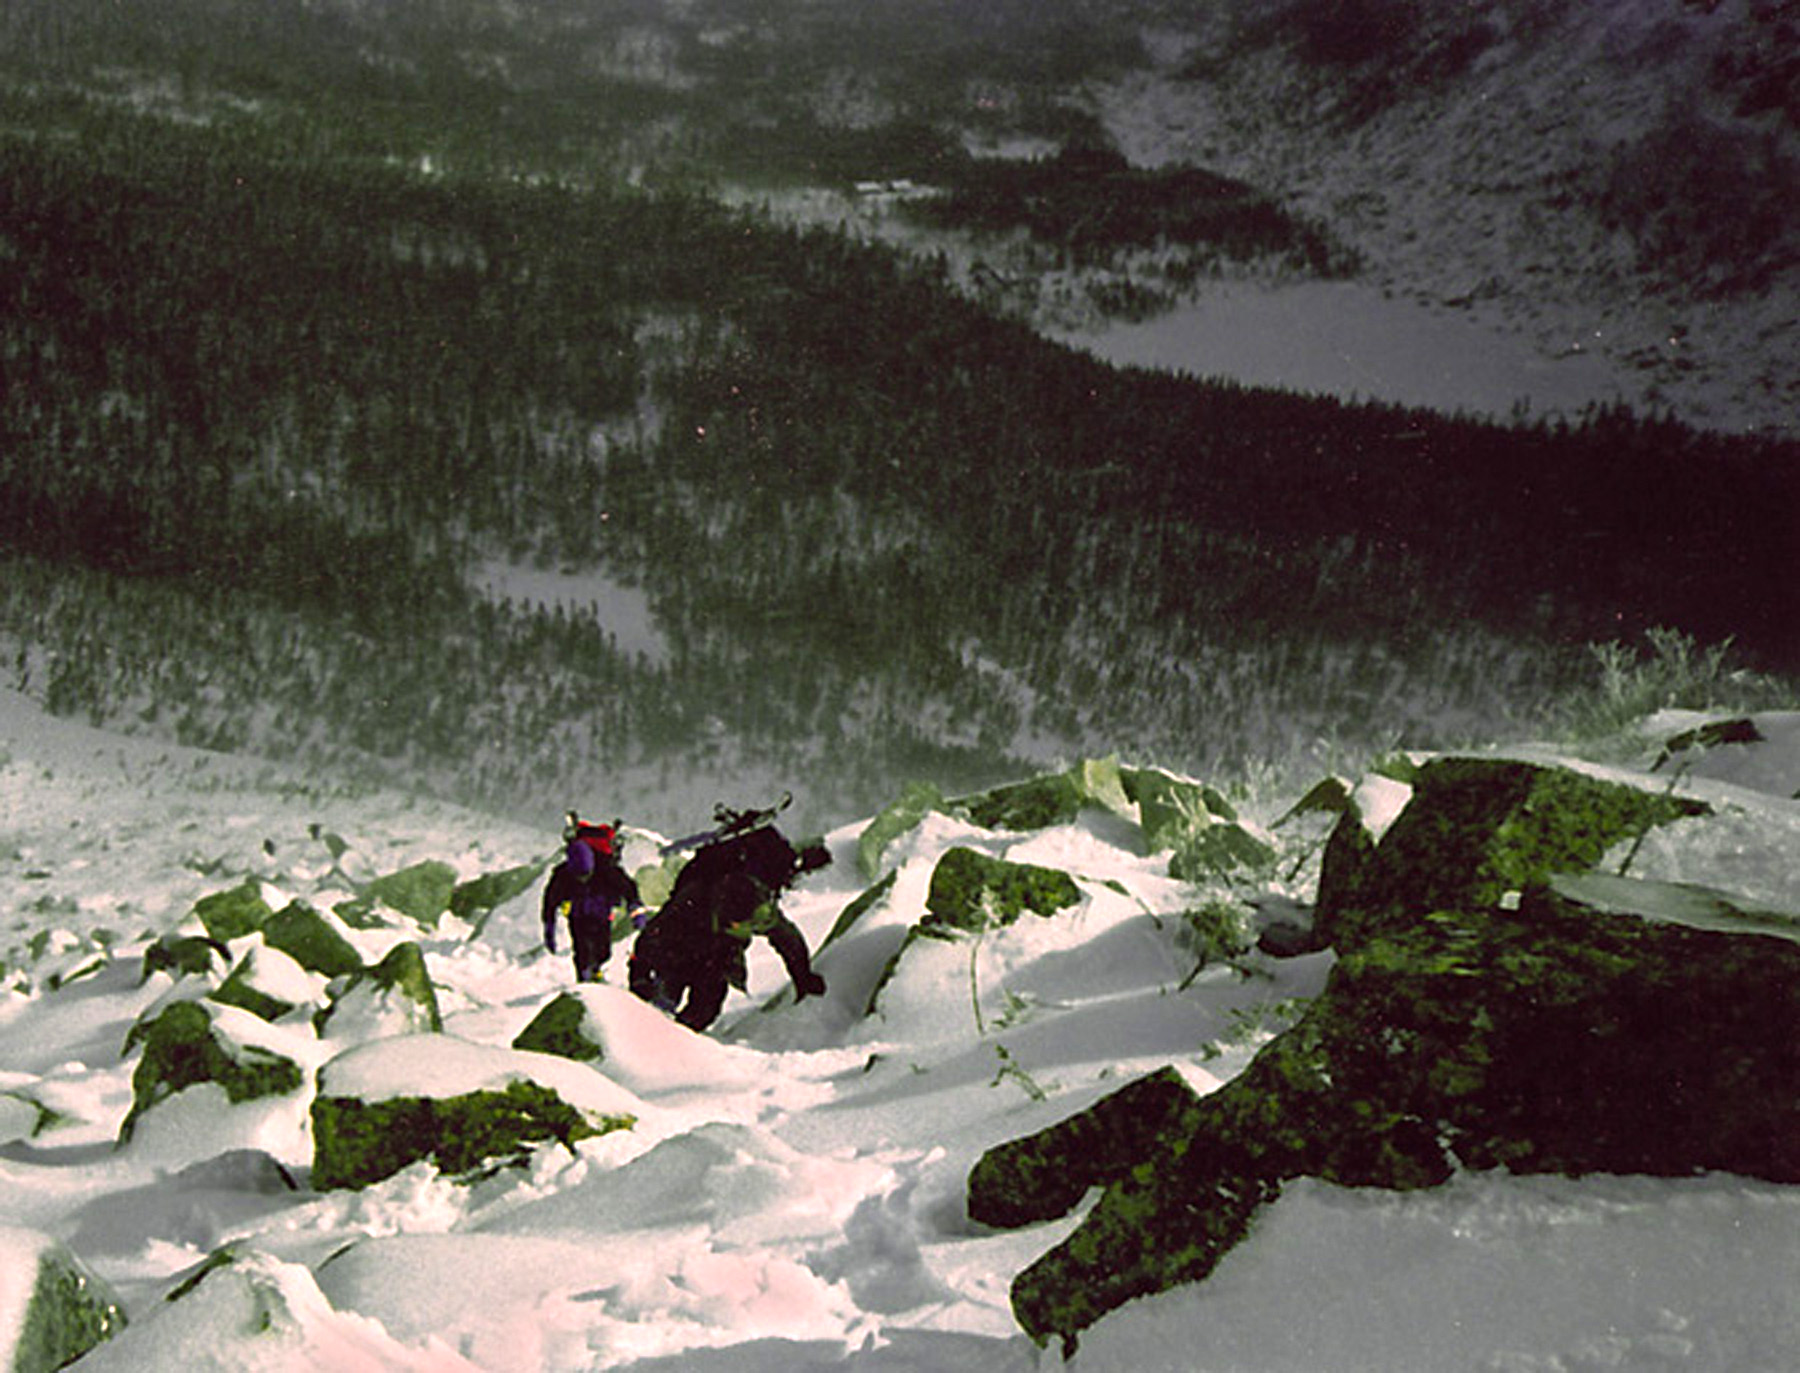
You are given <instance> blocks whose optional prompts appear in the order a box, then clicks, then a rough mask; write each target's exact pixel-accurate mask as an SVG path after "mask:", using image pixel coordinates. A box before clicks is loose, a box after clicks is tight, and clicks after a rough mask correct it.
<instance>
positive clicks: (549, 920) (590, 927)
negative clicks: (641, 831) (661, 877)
mask: <svg viewBox="0 0 1800 1373" xmlns="http://www.w3.org/2000/svg"><path fill="white" fill-rule="evenodd" d="M564 837H565V838H566V839H567V841H568V843H567V846H566V847H565V848H564V850H563V859H562V861H561V862H560V863H558V864H557V865H556V867H555V869H554V870H553V871H552V872H551V874H550V880H549V881H548V882H546V883H545V884H544V903H543V915H544V947H545V948H546V949H548V950H549V951H550V952H551V953H555V952H556V916H557V913H558V912H559V911H561V910H562V909H563V908H564V907H567V909H568V918H569V942H570V944H571V945H572V946H573V949H572V952H573V954H574V956H575V980H576V981H577V982H598V981H600V976H601V973H600V970H601V969H602V968H603V967H604V966H605V965H606V960H607V959H608V958H610V957H612V920H613V911H614V910H615V909H617V908H618V907H619V906H624V907H626V908H627V909H628V910H635V909H636V908H637V907H638V906H639V905H641V904H642V902H641V899H640V897H639V896H638V888H637V883H636V882H634V881H632V880H631V876H630V874H629V873H627V872H626V871H625V869H624V868H623V867H621V866H620V865H619V859H618V855H617V849H618V843H619V827H618V823H617V822H614V823H613V824H611V825H592V824H587V823H585V822H583V821H580V820H577V819H576V818H575V816H574V815H573V814H571V815H570V816H569V825H568V828H567V829H566V830H565V831H564Z"/></svg>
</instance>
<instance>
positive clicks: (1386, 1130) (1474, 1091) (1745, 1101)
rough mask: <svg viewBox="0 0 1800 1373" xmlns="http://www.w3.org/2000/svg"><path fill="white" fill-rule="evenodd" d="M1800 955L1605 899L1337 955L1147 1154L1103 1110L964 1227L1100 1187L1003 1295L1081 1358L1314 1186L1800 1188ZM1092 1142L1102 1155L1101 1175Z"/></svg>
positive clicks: (1008, 1171)
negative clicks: (1469, 1182) (1156, 1296)
mask: <svg viewBox="0 0 1800 1373" xmlns="http://www.w3.org/2000/svg"><path fill="white" fill-rule="evenodd" d="M1634 888H1637V890H1634ZM1696 912H1698V913H1699V914H1700V915H1701V916H1702V917H1703V918H1702V919H1700V920H1698V921H1696V920H1694V919H1692V918H1690V917H1692V916H1693V915H1694V914H1695V913H1696ZM1771 930H1773V931H1774V932H1770V931H1771ZM1796 935H1800V922H1792V921H1785V920H1783V919H1782V918H1780V917H1778V916H1776V915H1773V914H1771V913H1767V912H1756V913H1750V914H1748V915H1742V914H1741V913H1739V914H1734V911H1733V910H1732V908H1731V907H1730V906H1729V903H1720V902H1719V901H1717V900H1715V899H1710V898H1705V897H1704V896H1701V895H1696V894H1694V893H1689V892H1685V891H1680V890H1679V889H1673V888H1670V887H1669V886H1667V885H1666V884H1651V883H1645V884H1634V883H1631V882H1629V881H1628V880H1626V879H1617V878H1609V879H1608V880H1607V881H1606V882H1605V884H1604V885H1603V887H1602V888H1601V889H1600V890H1599V894H1598V895H1596V894H1594V893H1593V892H1591V891H1584V890H1583V888H1582V886H1581V884H1580V883H1579V882H1575V883H1563V884H1561V885H1560V886H1556V887H1552V886H1538V887H1531V888H1529V889H1527V891H1526V892H1525V893H1524V894H1523V896H1522V899H1521V900H1520V901H1519V903H1518V907H1517V909H1516V910H1509V909H1504V908H1500V907H1489V908H1486V909H1471V908H1447V909H1440V910H1436V911H1432V912H1430V913H1429V914H1427V915H1426V916H1423V917H1421V918H1418V919H1415V920H1412V921H1409V922H1405V923H1394V924H1392V925H1390V926H1388V927H1385V928H1383V929H1381V930H1380V931H1379V932H1377V933H1374V934H1372V935H1371V936H1370V937H1368V938H1367V939H1365V940H1364V941H1363V942H1361V943H1360V944H1359V945H1358V946H1357V947H1356V948H1355V949H1354V950H1352V951H1350V952H1347V953H1344V954H1343V956H1342V957H1341V958H1340V960H1339V962H1338V964H1337V966H1336V968H1335V969H1334V970H1333V973H1332V976H1331V980H1330V982H1329V983H1328V985H1327V988H1326V992H1325V994H1324V995H1323V996H1322V997H1321V998H1320V999H1319V1000H1318V1001H1317V1002H1316V1003H1315V1004H1314V1005H1313V1007H1312V1008H1311V1009H1310V1011H1309V1012H1308V1013H1307V1015H1306V1016H1305V1017H1304V1018H1303V1019H1302V1020H1301V1022H1300V1023H1299V1024H1297V1025H1296V1026H1295V1027H1294V1028H1293V1029H1291V1030H1290V1031H1288V1032H1287V1033H1285V1034H1283V1035H1281V1036H1279V1037H1278V1038H1277V1039H1275V1040H1274V1041H1272V1042H1271V1043H1270V1044H1269V1045H1267V1046H1266V1047H1265V1048H1264V1050H1263V1051H1262V1052H1261V1053H1260V1054H1259V1055H1258V1056H1257V1058H1256V1059H1255V1061H1254V1062H1253V1063H1252V1064H1251V1065H1250V1067H1249V1068H1248V1069H1246V1070H1245V1071H1244V1073H1242V1074H1241V1075H1240V1076H1239V1077H1237V1078H1235V1079H1234V1080H1233V1081H1232V1082H1231V1083H1230V1084H1228V1085H1227V1086H1226V1087H1224V1088H1222V1089H1221V1090H1219V1091H1218V1092H1216V1093H1214V1094H1212V1095H1211V1096H1208V1097H1205V1098H1204V1099H1198V1100H1195V1101H1193V1102H1186V1101H1183V1100H1181V1099H1180V1097H1179V1094H1173V1095H1171V1093H1170V1091H1169V1089H1167V1088H1166V1087H1165V1088H1158V1089H1156V1091H1155V1092H1154V1094H1153V1095H1152V1100H1153V1102H1154V1103H1155V1108H1154V1109H1151V1110H1146V1111H1144V1113H1143V1114H1144V1115H1145V1117H1146V1119H1148V1120H1150V1121H1152V1122H1154V1125H1153V1128H1150V1129H1148V1130H1147V1132H1146V1133H1147V1134H1148V1138H1144V1137H1142V1136H1141V1135H1139V1136H1133V1135H1132V1134H1131V1133H1130V1131H1127V1130H1121V1129H1120V1127H1119V1126H1118V1124H1117V1121H1118V1120H1119V1119H1121V1118H1123V1119H1126V1120H1130V1118H1131V1116H1132V1114H1133V1112H1132V1111H1131V1110H1129V1109H1127V1106H1128V1103H1121V1102H1120V1101H1118V1100H1114V1101H1112V1102H1110V1103H1102V1104H1101V1106H1099V1107H1097V1108H1095V1109H1094V1111H1093V1112H1090V1113H1089V1118H1088V1119H1086V1120H1083V1119H1081V1118H1077V1119H1076V1120H1074V1121H1065V1122H1063V1123H1062V1124H1060V1125H1056V1126H1052V1127H1051V1128H1050V1129H1049V1130H1047V1131H1044V1132H1042V1133H1040V1134H1039V1135H1035V1136H1032V1137H1029V1138H1027V1139H1024V1140H1019V1141H1014V1142H1013V1143H1011V1144H1007V1145H1002V1146H1000V1147H999V1148H998V1149H997V1150H995V1151H993V1152H992V1153H991V1154H990V1155H989V1156H987V1157H985V1158H984V1159H983V1160H982V1161H981V1162H980V1163H979V1164H978V1165H977V1167H976V1169H975V1171H974V1173H973V1174H972V1175H971V1196H970V1207H971V1214H974V1215H976V1216H977V1218H987V1219H990V1220H991V1221H993V1222H995V1223H1001V1222H1011V1221H1014V1220H1027V1221H1028V1220H1036V1219H1041V1218H1042V1217H1043V1216H1044V1215H1046V1214H1048V1213H1051V1212H1054V1211H1055V1210H1056V1209H1057V1208H1058V1207H1063V1208H1064V1209H1066V1204H1068V1203H1070V1199H1071V1197H1079V1195H1080V1192H1081V1191H1082V1190H1084V1189H1085V1187H1086V1186H1087V1185H1089V1184H1090V1183H1098V1184H1101V1185H1104V1186H1106V1188H1107V1190H1106V1192H1105V1194H1104V1195H1103V1197H1102V1199H1101V1201H1100V1202H1099V1203H1098V1205H1096V1206H1095V1208H1094V1209H1093V1211H1092V1212H1090V1213H1089V1215H1088V1217H1087V1219H1086V1220H1085V1221H1084V1222H1083V1224H1082V1225H1081V1227H1080V1228H1079V1229H1078V1230H1077V1231H1076V1232H1075V1234H1073V1235H1072V1236H1071V1237H1070V1238H1069V1239H1068V1240H1067V1241H1065V1242H1064V1243H1063V1244H1061V1245H1059V1246H1058V1247H1057V1248H1055V1249H1053V1250H1052V1251H1050V1253H1048V1254H1046V1255H1045V1256H1044V1257H1043V1258H1041V1259H1040V1260H1038V1262H1037V1263H1035V1264H1033V1265H1032V1266H1031V1267H1030V1268H1028V1269H1026V1270H1025V1271H1024V1272H1023V1273H1021V1274H1020V1275H1019V1277H1018V1279H1017V1281H1016V1282H1015V1283H1014V1286H1013V1303H1014V1310H1015V1312H1016V1314H1017V1316H1018V1318H1019V1321H1020V1323H1021V1325H1022V1326H1023V1327H1024V1328H1025V1329H1026V1331H1027V1332H1028V1333H1030V1334H1031V1335H1032V1336H1033V1337H1034V1338H1035V1339H1038V1340H1039V1341H1043V1340H1046V1339H1048V1338H1049V1337H1050V1336H1051V1335H1059V1336H1061V1337H1063V1339H1064V1340H1065V1342H1067V1343H1071V1344H1072V1343H1073V1341H1074V1339H1075V1337H1076V1336H1077V1334H1078V1333H1079V1331H1080V1330H1082V1329H1083V1328H1085V1327H1086V1326H1087V1325H1089V1324H1091V1323H1092V1322H1093V1321H1094V1320H1096V1319H1098V1318H1099V1317H1100V1316H1101V1315H1103V1314H1105V1313H1106V1312H1107V1311H1109V1310H1111V1309H1113V1308H1115V1307H1117V1306H1118V1305H1120V1304H1121V1303H1123V1302H1125V1301H1127V1300H1130V1299H1131V1298H1133V1297H1136V1296H1140V1295H1144V1294H1146V1293H1149V1292H1154V1291H1159V1290H1162V1289H1164V1288H1167V1287H1169V1286H1173V1285H1175V1284H1177V1283H1183V1282H1192V1281H1195V1280H1197V1279H1199V1278H1202V1277H1204V1276H1205V1275H1206V1274H1207V1273H1208V1272H1210V1271H1211V1270H1212V1268H1213V1266H1214V1265H1215V1264H1216V1263H1217V1262H1218V1260H1219V1258H1220V1257H1221V1256H1222V1255H1223V1254H1224V1253H1225V1252H1226V1251H1227V1250H1228V1249H1229V1248H1231V1246H1232V1245H1234V1244H1236V1243H1237V1242H1238V1241H1239V1240H1240V1239H1241V1238H1242V1237H1243V1236H1244V1234H1245V1233H1247V1231H1248V1229H1249V1227H1250V1225H1251V1223H1252V1221H1253V1218H1254V1216H1255V1214H1256V1212H1257V1211H1258V1210H1259V1209H1260V1207H1261V1206H1262V1205H1264V1204H1265V1203H1266V1202H1268V1201H1270V1200H1273V1199H1274V1197H1275V1196H1277V1195H1279V1193H1280V1190H1281V1187H1282V1185H1283V1184H1284V1183H1285V1182H1286V1181H1287V1180H1288V1179H1291V1178H1295V1177H1299V1176H1303V1175H1304V1176H1310V1177H1316V1178H1321V1179H1324V1180H1326V1181H1330V1182H1334V1183H1339V1184H1343V1185H1347V1186H1381V1187H1390V1188H1414V1187H1424V1186H1432V1185H1435V1184H1437V1183H1439V1182H1442V1181H1443V1180H1445V1179H1446V1178H1447V1177H1448V1176H1449V1175H1450V1173H1451V1171H1452V1170H1453V1169H1454V1168H1456V1167H1459V1166H1460V1167H1463V1168H1478V1169H1479V1168H1493V1167H1505V1168H1507V1169H1510V1170H1511V1171H1514V1172H1519V1173H1541V1172H1553V1173H1562V1174H1568V1175H1580V1174H1583V1173H1590V1172H1596V1171H1603V1172H1621V1173H1627V1172H1629V1173H1651V1174H1657V1175H1663V1176H1688V1175H1691V1174H1695V1173H1699V1172H1703V1171H1708V1170H1724V1171H1731V1172H1737V1173H1743V1174H1747V1175H1750V1176H1754V1177H1760V1178H1767V1179H1771V1180H1774V1181H1780V1182H1800V1041H1796V1040H1795V1039H1794V1037H1793V1036H1792V1035H1791V1034H1789V1033H1788V1032H1787V1027H1790V1026H1792V1025H1795V1024H1800V940H1797V938H1796V937H1795V936H1796ZM1126 1091H1127V1092H1135V1093H1139V1094H1144V1093H1148V1092H1150V1091H1151V1089H1150V1088H1148V1087H1146V1086H1145V1085H1143V1084H1134V1086H1133V1087H1131V1088H1127V1089H1126ZM1133 1128H1135V1124H1134V1126H1133ZM1089 1135H1091V1136H1094V1137H1097V1138H1100V1139H1102V1140H1106V1141H1108V1145H1107V1149H1106V1152H1105V1161H1104V1164H1103V1165H1097V1164H1096V1162H1095V1160H1094V1155H1093V1151H1092V1150H1091V1149H1090V1148H1089V1147H1088V1146H1087V1145H1086V1144H1085V1143H1084V1136H1089ZM1113 1141H1117V1142H1116V1143H1114V1142H1113Z"/></svg>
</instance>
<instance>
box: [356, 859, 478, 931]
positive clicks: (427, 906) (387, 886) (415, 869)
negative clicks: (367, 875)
mask: <svg viewBox="0 0 1800 1373" xmlns="http://www.w3.org/2000/svg"><path fill="white" fill-rule="evenodd" d="M455 892H456V869H455V868H453V867H451V866H450V865H449V864H448V863H444V862H440V861H439V860H437V859H435V858H433V859H427V860H426V861H425V862H423V863H414V864H413V865H412V866H411V867H410V868H402V869H400V871H398V872H391V873H388V874H387V875H386V876H385V877H377V878H376V879H375V880H374V881H373V882H370V883H369V884H368V885H367V886H365V887H364V888H363V889H362V891H361V892H360V893H358V894H357V895H356V896H355V897H354V898H352V899H351V900H349V901H345V902H342V903H341V904H339V905H338V906H337V907H335V909H336V911H337V914H338V916H339V917H340V918H341V919H342V920H343V921H344V922H345V923H346V924H349V925H354V926H357V927H359V928H364V929H366V928H369V927H370V926H373V925H379V924H380V923H381V921H380V916H379V910H380V908H381V907H383V906H386V907H387V908H388V909H389V910H394V911H398V912H399V913H400V914H401V915H404V916H408V917H410V918H411V919H413V920H416V921H418V922H419V923H420V924H421V925H424V926H426V927H427V928H435V927H436V925H437V922H438V920H439V918H440V917H441V916H442V915H443V914H444V912H445V911H447V910H449V909H450V898H451V897H452V896H453V895H454V894H455Z"/></svg>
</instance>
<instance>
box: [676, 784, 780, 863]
mask: <svg viewBox="0 0 1800 1373" xmlns="http://www.w3.org/2000/svg"><path fill="white" fill-rule="evenodd" d="M793 804H794V793H793V792H791V791H784V792H782V793H781V799H780V800H779V801H777V802H776V803H775V804H774V805H772V806H770V807H768V808H767V809H765V810H734V809H733V808H732V807H730V806H728V805H726V804H725V803H724V802H722V801H721V802H720V803H719V804H718V805H716V806H714V807H713V827H712V828H711V829H709V830H702V831H701V832H700V833H699V834H690V835H688V836H687V838H685V839H675V840H671V841H670V842H669V843H667V844H664V845H663V846H662V855H663V857H665V858H666V857H668V856H669V855H670V854H672V853H681V852H683V851H684V850H686V849H703V848H705V847H706V846H707V845H708V844H716V843H718V842H719V841H720V840H723V839H733V838H736V837H737V836H738V835H740V834H748V833H749V832H750V831H751V830H755V829H761V828H762V827H763V826H764V825H770V824H773V823H774V822H775V817H776V816H777V815H780V814H781V812H782V811H784V810H786V809H787V808H788V807H789V806H791V805H793Z"/></svg>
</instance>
